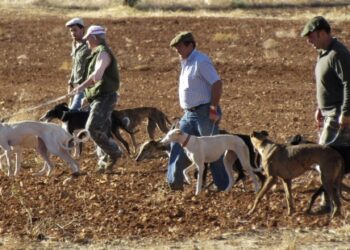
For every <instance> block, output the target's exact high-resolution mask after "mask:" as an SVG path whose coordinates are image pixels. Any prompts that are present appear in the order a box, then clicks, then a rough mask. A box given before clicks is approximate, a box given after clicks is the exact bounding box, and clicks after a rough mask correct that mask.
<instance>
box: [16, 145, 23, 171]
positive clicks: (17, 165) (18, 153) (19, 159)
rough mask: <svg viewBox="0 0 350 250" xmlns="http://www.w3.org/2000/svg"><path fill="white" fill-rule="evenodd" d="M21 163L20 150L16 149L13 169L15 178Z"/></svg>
mask: <svg viewBox="0 0 350 250" xmlns="http://www.w3.org/2000/svg"><path fill="white" fill-rule="evenodd" d="M21 161H22V150H21V149H19V148H18V149H16V167H15V173H14V176H17V175H18V174H19V171H20V169H21Z"/></svg>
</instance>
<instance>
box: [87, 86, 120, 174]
mask: <svg viewBox="0 0 350 250" xmlns="http://www.w3.org/2000/svg"><path fill="white" fill-rule="evenodd" d="M116 101H117V94H116V93H115V92H113V93H109V94H106V95H103V96H100V97H98V98H96V99H95V100H94V101H93V102H92V103H91V104H90V115H89V118H88V120H87V122H86V125H85V128H86V129H87V130H88V131H89V132H90V136H91V138H92V140H93V141H94V142H95V144H96V152H97V157H98V167H99V168H104V166H105V165H106V164H108V163H110V162H113V163H115V162H116V160H117V159H118V158H119V157H120V156H121V154H122V152H121V150H120V148H119V147H118V145H117V144H116V143H115V141H114V140H113V138H112V134H111V124H112V122H111V114H112V111H113V107H114V104H115V103H116Z"/></svg>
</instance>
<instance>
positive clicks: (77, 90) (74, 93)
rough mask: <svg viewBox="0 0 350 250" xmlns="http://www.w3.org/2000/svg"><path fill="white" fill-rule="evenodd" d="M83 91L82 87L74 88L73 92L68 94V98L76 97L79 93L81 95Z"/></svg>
mask: <svg viewBox="0 0 350 250" xmlns="http://www.w3.org/2000/svg"><path fill="white" fill-rule="evenodd" d="M81 92H82V89H81V87H80V86H77V87H76V88H74V89H73V90H72V91H71V92H69V93H68V96H74V95H76V94H78V93H81Z"/></svg>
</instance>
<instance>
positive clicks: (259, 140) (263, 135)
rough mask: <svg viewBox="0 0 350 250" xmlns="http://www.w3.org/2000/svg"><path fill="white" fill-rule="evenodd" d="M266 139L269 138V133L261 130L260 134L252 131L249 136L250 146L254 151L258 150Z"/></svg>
mask: <svg viewBox="0 0 350 250" xmlns="http://www.w3.org/2000/svg"><path fill="white" fill-rule="evenodd" d="M268 137H269V133H268V132H267V131H265V130H262V131H260V132H257V131H253V132H252V133H251V134H250V140H251V141H252V144H253V146H254V148H256V149H259V148H260V147H261V146H262V144H263V143H264V142H265V141H266V140H268Z"/></svg>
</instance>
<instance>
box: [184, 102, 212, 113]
mask: <svg viewBox="0 0 350 250" xmlns="http://www.w3.org/2000/svg"><path fill="white" fill-rule="evenodd" d="M208 104H209V103H204V104H199V105H198V106H195V107H192V108H188V109H185V110H186V111H189V112H195V111H196V110H197V109H199V108H200V107H202V106H204V105H208Z"/></svg>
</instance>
